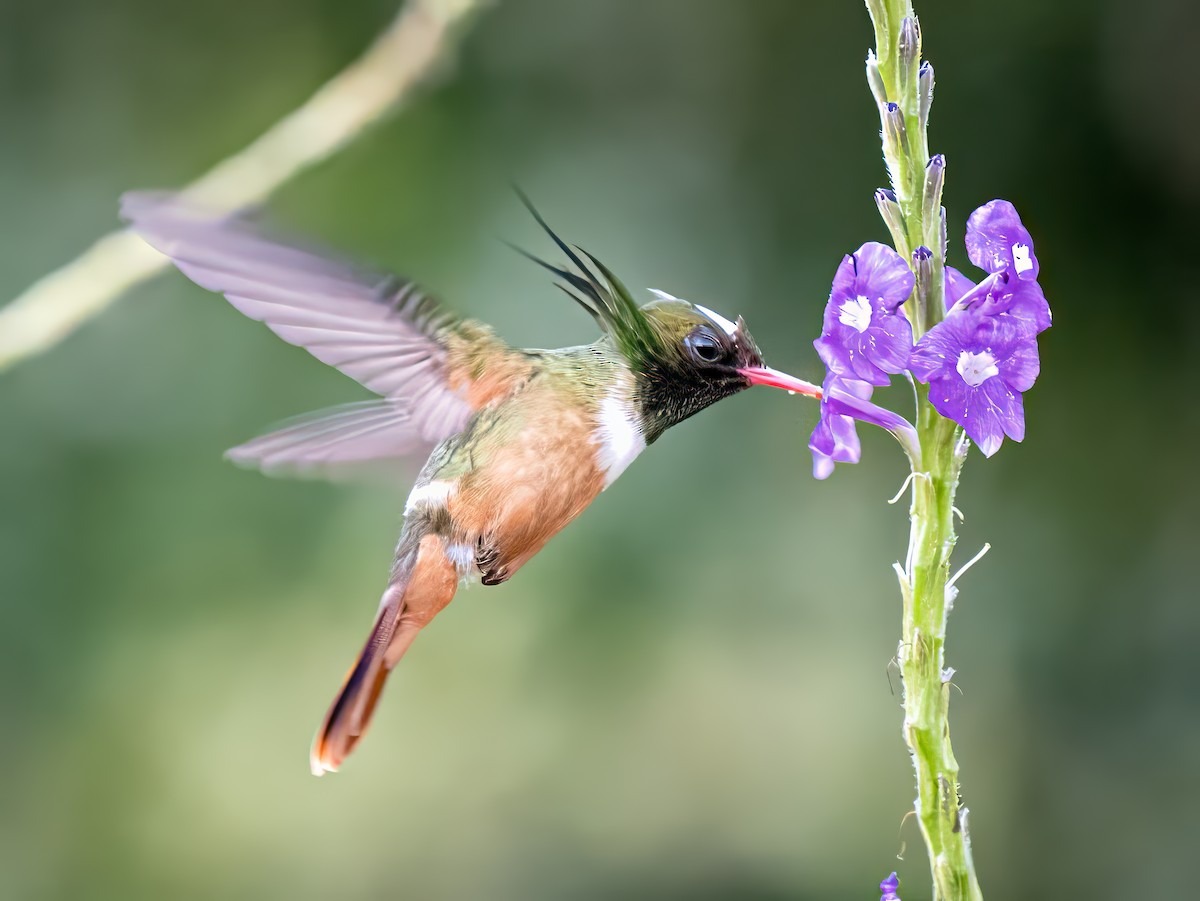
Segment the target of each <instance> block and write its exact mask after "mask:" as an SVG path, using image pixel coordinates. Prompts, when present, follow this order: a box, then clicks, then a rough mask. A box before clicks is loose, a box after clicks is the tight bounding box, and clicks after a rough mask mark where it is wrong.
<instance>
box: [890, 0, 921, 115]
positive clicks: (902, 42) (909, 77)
mask: <svg viewBox="0 0 1200 901" xmlns="http://www.w3.org/2000/svg"><path fill="white" fill-rule="evenodd" d="M896 55H897V57H898V59H897V62H898V63H899V69H900V72H899V75H900V96H901V97H908V96H909V92H910V90H911V89H912V86H913V83H914V82H916V81H917V80H918V75H917V66H918V65H920V62H921V27H920V25H918V24H917V17H916V16H905V17H904V18H903V19H901V20H900V35H899V38H898V40H897V45H896Z"/></svg>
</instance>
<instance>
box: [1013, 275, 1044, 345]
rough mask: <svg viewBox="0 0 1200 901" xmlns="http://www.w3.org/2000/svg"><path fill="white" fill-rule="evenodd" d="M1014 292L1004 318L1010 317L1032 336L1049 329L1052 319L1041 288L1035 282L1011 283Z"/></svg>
mask: <svg viewBox="0 0 1200 901" xmlns="http://www.w3.org/2000/svg"><path fill="white" fill-rule="evenodd" d="M1011 284H1012V285H1013V287H1014V288H1015V290H1014V291H1013V294H1012V299H1011V300H1010V302H1009V304H1008V309H1007V310H1006V311H1005V313H1004V315H1005V316H1011V317H1013V318H1014V319H1016V320H1018V321H1019V322H1021V324H1022V326H1023V328H1024V330H1025V331H1027V332H1029V333H1030V334H1032V335H1037V334H1040V333H1041V332H1044V331H1045V330H1046V329H1048V328H1050V326H1051V324H1052V323H1053V318H1052V316H1051V314H1050V303H1049V302H1048V301H1047V300H1046V295H1045V294H1044V293H1043V292H1042V286H1041V285H1039V284H1038V283H1037V282H1021V281H1017V282H1012V283H1011Z"/></svg>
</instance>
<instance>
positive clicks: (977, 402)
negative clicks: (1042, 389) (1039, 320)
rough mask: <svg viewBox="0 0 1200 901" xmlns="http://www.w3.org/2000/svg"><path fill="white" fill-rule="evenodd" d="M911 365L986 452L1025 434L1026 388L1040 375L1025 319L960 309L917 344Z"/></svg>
mask: <svg viewBox="0 0 1200 901" xmlns="http://www.w3.org/2000/svg"><path fill="white" fill-rule="evenodd" d="M909 368H910V369H911V370H912V373H913V375H914V376H916V377H917V378H918V379H920V380H921V381H922V382H925V383H927V384H928V385H929V402H930V403H931V404H933V406H934V409H936V410H937V411H938V412H939V413H941V414H942V415H943V416H945V417H947V418H949V419H953V420H954V421H955V422H957V423H958V424H959V425H961V426H962V427H963V429H965V430H966V433H967V434H968V435H970V436H971V438H972V440H974V442H975V443H976V444H978V445H979V448H980V450H982V451H983V452H984V454H985V455H987V456H989V457H990V456H991V455H992V454H994V453H995V452H996V451H997V450H999V448H1000V444H1001V442H1002V441H1003V440H1004V436H1005V435H1008V437H1009V438H1011V439H1013V440H1014V441H1020V440H1021V439H1022V438H1024V437H1025V411H1024V407H1023V405H1022V402H1021V392H1023V391H1028V390H1029V389H1030V388H1031V387H1032V386H1033V383H1034V380H1035V379H1036V378H1037V375H1038V353H1037V341H1036V339H1035V337H1034V334H1033V333H1031V332H1029V331H1028V329H1027V328H1026V327H1025V326H1024V325H1023V323H1022V322H1021V321H1020V320H1019V319H1017V318H1015V317H1013V316H1009V315H997V316H981V315H979V314H978V313H977V312H976V311H974V310H965V309H958V310H954V311H953V312H951V313H950V315H949V316H947V317H946V319H945V320H944V321H943V322H941V323H939V324H938V325H936V326H934V327H933V328H932V329H930V330H929V331H928V332H927V333H926V334H925V335H924V336H923V337H922V338H921V340H920V341H918V342H917V346H916V347H915V348H914V349H913V353H912V359H911V361H910V364H909Z"/></svg>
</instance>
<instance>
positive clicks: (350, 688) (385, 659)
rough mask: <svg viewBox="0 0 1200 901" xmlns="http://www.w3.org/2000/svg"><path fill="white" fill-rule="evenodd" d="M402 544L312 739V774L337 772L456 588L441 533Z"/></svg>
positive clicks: (404, 540) (455, 576) (453, 569)
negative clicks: (362, 639) (366, 631)
mask: <svg viewBox="0 0 1200 901" xmlns="http://www.w3.org/2000/svg"><path fill="white" fill-rule="evenodd" d="M418 534H419V533H418ZM406 544H407V545H408V548H407V549H403V548H404V546H405V545H406ZM401 547H402V550H401V552H400V553H399V554H398V556H397V563H396V567H395V568H394V569H393V581H392V583H391V584H390V585H389V586H388V588H387V590H386V591H385V592H384V593H383V599H382V600H381V601H380V604H379V614H378V616H376V618H375V626H374V628H372V629H371V634H370V636H369V637H368V638H367V643H366V644H365V645H363V649H362V652H361V653H360V654H359V655H358V660H357V661H355V663H354V666H353V668H352V669H351V670H350V672H349V673H348V674H347V676H346V681H345V682H343V683H342V689H341V691H339V692H338V694H337V697H336V698H334V701H333V703H332V704H331V705H330V707H329V711H328V713H326V714H325V721H324V722H323V723H321V728H320V729H318V730H317V736H316V738H315V739H314V740H313V746H312V751H311V752H310V754H309V765H310V766H311V768H312V772H313V775H314V776H323V775H324V774H325V773H336V772H337V770H338V767H339V766H341V765H342V761H343V760H345V759H346V758H347V757H348V756H349V755H350V752H351V751H353V750H354V748H355V746H356V745H357V744H358V743H359V741H361V740H362V737H363V734H364V733H365V732H366V731H367V726H368V725H369V724H370V722H371V715H372V714H373V713H374V712H375V705H376V704H377V703H378V701H379V695H380V693H381V692H382V691H383V683H384V682H386V681H387V677H388V674H389V673H390V672H391V671H392V667H394V666H395V665H396V664H397V663H399V662H400V658H401V657H403V656H404V652H405V651H407V650H408V647H409V645H411V644H412V642H413V639H414V638H416V637H417V633H418V632H420V631H421V629H422V628H423V627H424V626H425V625H427V624H428V623H429V621H430V620H432V619H433V618H434V617H435V616H437V614H438V612H439V611H440V610H441V609H442V608H443V607H445V606H446V605H447V604H448V603H450V599H451V598H453V597H454V590H455V588H457V587H458V569H457V567H456V565H455V563H454V561H452V560H451V559H450V558H449V557H447V556H446V550H445V542H444V541H443V540H442V538H441V537H440V536H438V535H425V536H423V537H420V538H418V537H416V536H412V537H411V538H408V537H402V538H401Z"/></svg>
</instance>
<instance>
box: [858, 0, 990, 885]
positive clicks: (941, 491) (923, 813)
mask: <svg viewBox="0 0 1200 901" xmlns="http://www.w3.org/2000/svg"><path fill="white" fill-rule="evenodd" d="M867 8H868V9H869V10H870V13H871V19H872V22H873V23H874V25H875V51H874V53H872V54H871V55H870V56H869V57H868V59H867V71H868V81H869V83H870V84H871V85H872V86H873V88H874V92H875V94H876V100H877V102H878V104H879V111H880V118H881V120H882V123H883V128H882V133H883V149H884V159H885V160H886V161H887V167H888V174H889V176H890V181H891V187H892V191H893V193H894V195H895V206H896V207H898V215H896V214H893V215H891V216H886V217H885V218H884V221H885V222H886V223H887V225H888V229H889V231H890V232H891V235H892V239H893V241H894V243H895V248H896V250H897V252H898V253H899V254H901V255H902V256H903V257H905V258H906V259H909V260H914V252H917V251H918V248H919V249H920V252H917V253H916V259H915V260H914V262H915V263H916V265H914V267H913V268H914V272H915V274H916V288H915V290H914V291H913V294H912V297H911V298H910V299H909V300H908V301H907V302H906V303H905V308H906V312H907V313H908V319H909V321H910V322H911V323H912V326H913V337H914V339H915V340H916V341H920V339H921V337H922V336H923V335H924V334H925V333H927V332H928V331H929V330H930V329H932V328H933V327H934V326H936V325H937V324H938V323H939V322H941V321H942V319H943V318H944V315H945V306H944V303H943V301H942V284H943V280H944V278H945V276H944V271H943V270H944V266H945V261H946V237H945V236H946V215H945V210H944V209H943V208H942V203H941V200H942V185H943V183H944V178H945V170H946V166H945V160H944V158H942V157H941V156H938V157H935V158H934V159H933V160H931V159H930V158H929V150H928V147H929V145H928V138H927V129H928V123H929V109H930V105H931V101H932V99H933V69H932V67H931V66H929V65H928V64H925V66H922V65H921V31H920V27H919V25H918V22H917V18H916V16H915V14H914V12H913V9H912V4H911V2H908V0H869V2H868V3H867ZM880 88H882V93H883V97H882V98H881V97H879V93H880ZM916 393H917V418H916V420H917V421H916V428H917V435H918V439H919V441H920V446H921V459H922V462H923V463H924V467H925V468H924V470H923V471H918V470H916V469H914V470H913V475H912V504H911V507H910V509H909V518H910V521H911V531H910V534H909V543H908V554H907V556H906V557H905V563H904V565H903V566H901V565H899V564H897V566H896V574H897V577H898V578H899V580H900V591H901V594H902V595H903V598H904V610H903V616H904V625H903V632H902V637H901V640H900V646H899V650H898V651H897V655H896V656H897V660H898V662H899V665H900V672H901V676H902V678H903V682H904V740H905V743H906V744H907V745H908V749H909V751H910V752H911V753H912V760H913V768H914V769H915V771H916V777H917V799H916V802H915V806H914V809H915V811H916V815H917V822H918V823H919V824H920V829H921V836H922V838H924V840H925V847H926V849H927V850H928V853H929V862H930V868H931V871H932V876H933V886H934V897H935V898H938V899H942V898H944V899H947V901H951V899H955V901H957V899H982V897H983V894H982V892H981V891H980V888H979V880H978V878H977V877H976V875H975V866H974V863H973V862H972V859H971V843H970V836H969V833H968V830H967V809H966V807H965V806H963V803H962V793H961V789H960V787H959V771H958V761H957V760H956V759H955V756H954V749H953V747H952V746H951V743H950V722H949V716H948V714H949V710H948V708H949V701H950V692H949V679H950V676H951V675H952V672H953V671H952V670H950V669H948V668H947V667H946V659H945V646H946V618H947V614H948V613H949V612H950V608H951V606H952V605H953V602H954V595H955V593H956V589H955V588H954V585H953V584H952V580H951V577H950V554H951V552H952V551H953V550H954V545H955V542H956V540H957V538H956V536H955V533H954V512H955V510H954V496H955V492H956V490H957V488H958V479H959V472H960V471H961V469H962V465H963V460H964V459H965V457H966V451H967V444H966V442H965V440H963V439H962V433H961V430H960V429H959V428H958V427H957V426H956V425H955V423H954V422H952V421H951V420H949V419H946V418H944V417H943V416H941V415H940V414H939V413H938V412H937V410H935V409H934V408H933V406H932V405H931V404H930V403H929V399H928V393H929V389H928V387H927V386H925V385H921V384H919V383H917V384H916Z"/></svg>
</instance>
